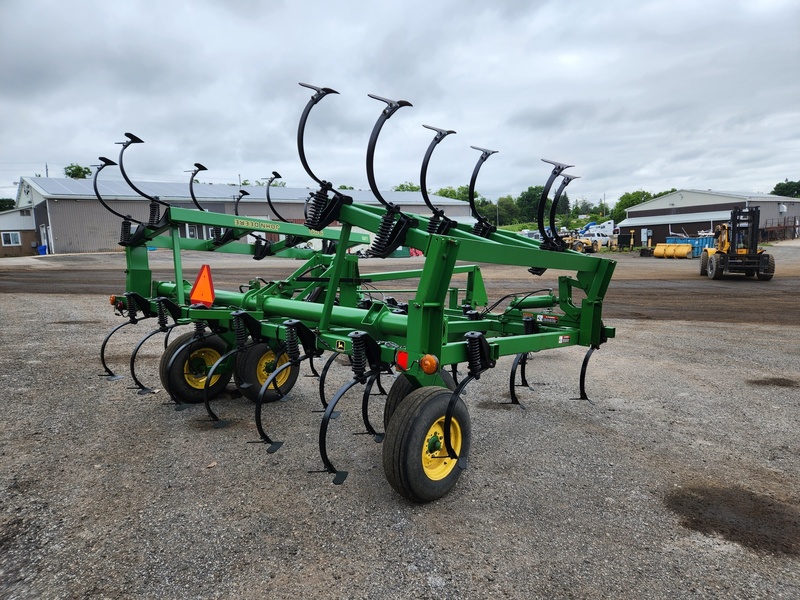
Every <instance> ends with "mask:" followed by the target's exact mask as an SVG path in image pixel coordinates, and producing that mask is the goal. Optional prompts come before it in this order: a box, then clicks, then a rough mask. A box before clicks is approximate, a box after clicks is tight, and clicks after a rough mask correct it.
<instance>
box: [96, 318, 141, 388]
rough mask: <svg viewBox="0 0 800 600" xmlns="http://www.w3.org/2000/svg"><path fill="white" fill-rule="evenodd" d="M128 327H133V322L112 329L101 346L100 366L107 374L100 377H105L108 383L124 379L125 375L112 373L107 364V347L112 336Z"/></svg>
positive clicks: (126, 322)
mask: <svg viewBox="0 0 800 600" xmlns="http://www.w3.org/2000/svg"><path fill="white" fill-rule="evenodd" d="M126 325H133V321H125V322H124V323H122V324H120V325H117V326H116V327H114V329H112V330H111V331H110V332H109V333H108V335H107V336H106V337H105V339H104V340H103V343H102V344H100V364H101V365H103V370H104V371H105V373H103V374H101V375H99V376H100V377H105V378H106V380H107V381H116V380H118V379H122V378H123V377H124V375H117V374H115V373H114V371H112V370H111V369H110V368H109V366H108V364H106V345H107V344H108V340H110V339H111V336H112V335H114V334H115V333H116V332H117V331H119V330H120V329H122V328H123V327H125V326H126Z"/></svg>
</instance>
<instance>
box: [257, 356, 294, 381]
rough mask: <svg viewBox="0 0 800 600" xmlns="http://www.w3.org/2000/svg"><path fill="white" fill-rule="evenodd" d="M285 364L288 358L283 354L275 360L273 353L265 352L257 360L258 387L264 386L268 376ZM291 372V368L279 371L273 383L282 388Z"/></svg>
mask: <svg viewBox="0 0 800 600" xmlns="http://www.w3.org/2000/svg"><path fill="white" fill-rule="evenodd" d="M287 362H289V357H288V356H287V355H286V353H285V352H284V353H283V354H281V356H280V358H278V359H277V360H276V359H275V353H274V352H273V351H272V350H267V351H266V352H265V353H264V354H263V355H262V356H261V358H260V359H259V360H258V365H257V366H256V372H257V373H258V384H259V386H262V385H264V383H266V381H267V379H268V378H269V376H270V375H272V372H273V371H274V370H275V369H277V368H278V367H280V366H282V365H285V364H286V363H287ZM291 370H292V369H291V368H288V369H285V370H283V371H281V372H280V373H279V374H278V376H277V377H276V378H275V381H273V383H274V384H275V385H276V386H278V387H279V388H280V387H281V386H283V384H284V383H286V382H287V381H288V380H289V372H290V371H291Z"/></svg>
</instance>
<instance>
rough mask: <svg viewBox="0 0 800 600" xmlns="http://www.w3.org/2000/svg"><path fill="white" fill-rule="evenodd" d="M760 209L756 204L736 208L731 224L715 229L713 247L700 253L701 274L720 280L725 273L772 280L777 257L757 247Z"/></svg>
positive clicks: (732, 213) (732, 212)
mask: <svg viewBox="0 0 800 600" xmlns="http://www.w3.org/2000/svg"><path fill="white" fill-rule="evenodd" d="M759 222H760V211H759V208H758V207H757V206H750V207H746V208H734V209H733V210H732V211H731V220H730V222H729V223H722V224H720V225H717V226H716V228H715V229H714V247H713V248H704V249H703V252H702V254H701V255H700V275H707V276H708V278H709V279H720V278H721V277H722V275H723V274H724V273H740V274H743V275H745V276H746V277H752V276H754V275H755V276H757V277H758V279H759V280H761V281H769V280H770V279H772V276H773V274H774V273H775V259H774V257H772V256H771V255H769V254H767V253H766V252H764V250H763V249H762V248H759V247H758V242H759Z"/></svg>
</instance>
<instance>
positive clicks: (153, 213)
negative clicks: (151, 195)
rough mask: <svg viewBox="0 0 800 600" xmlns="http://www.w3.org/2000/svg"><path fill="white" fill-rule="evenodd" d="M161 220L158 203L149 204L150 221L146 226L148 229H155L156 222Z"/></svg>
mask: <svg viewBox="0 0 800 600" xmlns="http://www.w3.org/2000/svg"><path fill="white" fill-rule="evenodd" d="M160 220H161V207H160V206H159V205H158V202H151V203H150V220H149V221H148V222H147V224H148V225H149V226H150V227H155V226H156V225H158V222H159V221H160Z"/></svg>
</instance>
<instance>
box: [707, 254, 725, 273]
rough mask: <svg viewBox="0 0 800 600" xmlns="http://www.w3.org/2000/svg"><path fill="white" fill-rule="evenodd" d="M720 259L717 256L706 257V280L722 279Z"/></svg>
mask: <svg viewBox="0 0 800 600" xmlns="http://www.w3.org/2000/svg"><path fill="white" fill-rule="evenodd" d="M723 270H724V269H723V268H722V257H721V256H720V255H719V254H712V255H711V256H709V257H708V278H709V279H722V272H723Z"/></svg>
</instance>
